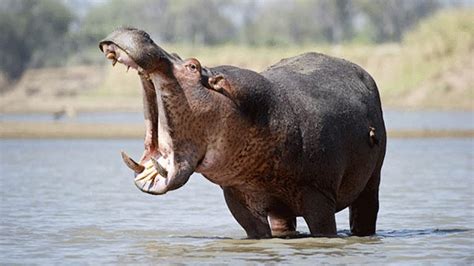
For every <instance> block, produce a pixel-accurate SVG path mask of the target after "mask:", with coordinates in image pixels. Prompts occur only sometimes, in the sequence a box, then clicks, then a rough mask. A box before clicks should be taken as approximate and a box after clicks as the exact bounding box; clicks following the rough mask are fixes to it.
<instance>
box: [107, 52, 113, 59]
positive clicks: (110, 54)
mask: <svg viewBox="0 0 474 266" xmlns="http://www.w3.org/2000/svg"><path fill="white" fill-rule="evenodd" d="M107 59H115V53H113V52H110V53H108V54H107Z"/></svg>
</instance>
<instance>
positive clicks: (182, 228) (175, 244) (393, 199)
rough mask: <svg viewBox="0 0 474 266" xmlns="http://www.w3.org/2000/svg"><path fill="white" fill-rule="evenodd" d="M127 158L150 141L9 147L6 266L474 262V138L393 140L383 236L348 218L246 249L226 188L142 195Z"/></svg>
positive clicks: (4, 202)
mask: <svg viewBox="0 0 474 266" xmlns="http://www.w3.org/2000/svg"><path fill="white" fill-rule="evenodd" d="M122 149H123V150H126V151H128V152H129V154H131V155H133V156H134V157H139V155H140V154H141V149H142V142H141V141H140V140H108V141H104V140H14V139H12V140H0V156H1V157H0V174H1V177H0V192H1V194H0V195H1V196H0V197H1V201H0V222H1V224H0V226H1V227H0V264H12V263H26V264H104V263H113V264H118V263H119V264H137V263H139V264H151V263H153V264H155V263H159V264H170V263H173V264H174V263H189V264H199V263H201V264H209V263H212V264H228V263H229V264H241V263H250V264H254V263H270V264H273V263H275V264H297V265H304V264H307V265H314V264H316V263H317V264H320V263H343V264H345V263H360V264H362V263H375V264H380V263H395V264H399V263H417V264H418V263H430V264H431V263H436V264H445V263H450V264H451V263H455V264H473V263H474V211H473V210H474V200H473V195H474V193H473V192H474V178H473V165H474V159H473V156H474V142H473V140H472V139H404V140H398V139H392V140H389V145H388V151H387V156H386V163H385V165H384V168H383V177H382V178H383V179H382V185H381V192H380V198H381V209H380V212H379V220H378V228H377V235H376V236H373V237H364V238H359V237H349V236H348V233H349V231H348V229H349V225H348V212H347V210H344V211H342V212H340V213H338V214H337V223H338V233H339V237H338V238H331V239H328V238H308V237H306V238H299V239H289V240H284V239H270V240H259V241H256V240H245V239H243V238H244V237H245V233H244V231H243V230H242V229H241V228H240V226H239V225H238V224H237V222H236V221H235V220H234V219H233V218H232V216H231V214H230V213H229V211H228V210H227V207H226V206H225V203H224V199H223V196H222V193H221V191H220V188H219V187H218V186H216V185H214V184H212V183H210V182H209V181H207V180H206V179H204V178H203V177H202V176H200V175H197V174H195V175H193V176H192V177H191V179H190V181H189V182H188V183H187V184H186V185H185V186H184V187H182V188H181V189H179V190H177V191H173V192H170V193H168V194H166V195H164V196H152V195H148V194H144V193H142V192H140V191H139V190H138V189H137V188H136V187H135V186H134V184H133V181H132V176H131V172H130V171H129V170H128V169H126V168H125V166H123V164H122V162H121V159H120V155H119V152H120V150H122ZM298 231H300V232H301V233H302V234H304V233H308V232H309V230H308V228H307V227H306V225H305V224H304V221H303V220H302V219H300V218H299V219H298Z"/></svg>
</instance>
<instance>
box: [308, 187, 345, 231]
mask: <svg viewBox="0 0 474 266" xmlns="http://www.w3.org/2000/svg"><path fill="white" fill-rule="evenodd" d="M303 202H304V206H303V218H304V220H305V221H306V224H308V227H309V231H310V232H311V235H313V236H318V237H320V236H323V237H330V236H335V235H337V230H336V206H335V205H336V203H335V200H333V199H331V197H330V195H326V194H324V193H323V192H321V191H319V190H310V189H308V190H307V191H305V192H304V193H303Z"/></svg>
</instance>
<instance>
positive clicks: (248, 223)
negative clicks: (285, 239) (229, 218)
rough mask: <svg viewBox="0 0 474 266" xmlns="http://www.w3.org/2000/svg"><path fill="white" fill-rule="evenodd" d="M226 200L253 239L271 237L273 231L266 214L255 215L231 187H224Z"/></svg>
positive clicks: (248, 235)
mask: <svg viewBox="0 0 474 266" xmlns="http://www.w3.org/2000/svg"><path fill="white" fill-rule="evenodd" d="M222 189H223V191H224V198H225V202H226V203H227V207H229V210H230V212H231V213H232V215H233V216H234V218H235V219H236V220H237V222H238V223H239V224H240V225H241V226H242V227H243V228H244V229H245V232H246V233H247V237H248V238H251V239H262V238H271V237H272V232H271V230H270V225H269V224H268V221H267V217H266V216H263V215H262V216H255V215H254V214H253V213H252V212H251V211H250V210H249V208H248V207H247V206H246V205H245V204H244V203H242V202H241V199H240V198H239V197H238V195H236V193H235V192H234V191H233V190H232V189H231V188H222Z"/></svg>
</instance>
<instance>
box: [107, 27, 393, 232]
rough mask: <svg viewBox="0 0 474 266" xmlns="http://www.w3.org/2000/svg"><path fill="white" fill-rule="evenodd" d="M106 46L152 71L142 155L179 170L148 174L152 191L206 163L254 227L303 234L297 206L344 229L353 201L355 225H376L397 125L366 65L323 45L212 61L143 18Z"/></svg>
mask: <svg viewBox="0 0 474 266" xmlns="http://www.w3.org/2000/svg"><path fill="white" fill-rule="evenodd" d="M100 49H101V50H102V51H103V52H104V53H105V54H106V56H107V57H108V58H109V59H111V60H113V61H115V60H117V58H119V59H118V61H119V62H121V63H123V64H125V65H127V66H131V67H132V68H135V69H137V70H138V72H139V75H140V76H141V78H142V82H143V89H144V106H145V120H146V124H147V133H146V137H145V153H144V156H143V157H142V160H141V161H140V163H138V164H142V163H143V162H144V161H146V160H147V159H149V158H155V159H157V158H158V159H159V161H160V160H161V162H162V166H163V168H165V169H166V170H167V173H166V174H165V175H166V176H165V177H164V178H161V177H160V178H157V179H158V180H148V183H147V184H146V185H144V184H141V183H140V184H137V186H138V187H139V188H140V189H141V190H142V191H144V192H147V193H151V194H164V193H166V192H167V191H170V190H173V189H177V188H179V187H181V186H182V185H184V184H185V183H186V182H187V180H188V179H189V176H190V175H191V174H192V173H193V172H199V173H202V174H203V175H204V176H205V177H206V178H207V179H209V180H210V181H211V182H214V183H216V184H218V185H220V186H221V187H222V189H223V192H224V197H225V200H226V203H227V206H228V207H229V210H230V211H231V213H232V215H233V216H234V217H235V219H236V220H237V221H238V222H239V224H240V225H241V226H242V227H243V228H244V229H245V231H246V233H247V235H248V237H249V238H268V237H272V236H273V237H288V236H292V235H294V234H295V233H296V217H297V216H302V217H304V219H305V221H306V223H307V224H308V226H309V229H310V231H311V234H312V235H314V236H333V235H336V222H335V213H336V212H338V211H340V210H342V209H344V208H346V207H349V208H350V225H351V231H352V234H354V235H357V236H367V235H372V234H374V233H375V227H376V219H377V212H378V208H379V201H378V192H379V183H380V171H381V167H382V163H383V159H384V155H385V147H386V133H385V126H384V121H383V117H382V109H381V103H380V98H379V93H378V90H377V86H376V84H375V82H374V80H373V79H372V78H371V76H370V75H369V74H368V73H367V72H365V71H364V70H363V69H362V68H360V67H359V66H357V65H355V64H353V63H350V62H348V61H345V60H342V59H337V58H333V57H329V56H326V55H323V54H318V53H306V54H302V55H299V56H296V57H292V58H288V59H284V60H282V61H280V62H279V63H277V64H275V65H273V66H271V67H270V68H268V69H267V70H265V71H263V72H262V73H256V72H253V71H251V70H247V69H241V68H237V67H232V66H219V67H215V68H205V67H202V66H201V65H200V63H199V62H198V61H197V60H196V59H189V60H182V59H181V58H179V57H178V56H176V55H171V54H168V53H166V52H165V51H164V50H163V49H161V48H160V47H158V46H157V45H156V44H155V43H153V41H152V40H151V39H150V37H149V36H148V34H146V33H145V32H143V31H140V30H136V29H132V28H121V29H119V30H117V31H115V32H113V33H112V34H111V35H110V36H108V37H107V38H106V39H104V40H103V41H102V42H101V43H100ZM114 56H115V57H114ZM132 164H133V163H132ZM135 166H136V165H135ZM133 167H134V166H133V165H132V168H133ZM135 170H136V168H135ZM139 171H141V170H140V169H138V171H136V172H139ZM198 197H199V195H196V198H198Z"/></svg>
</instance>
